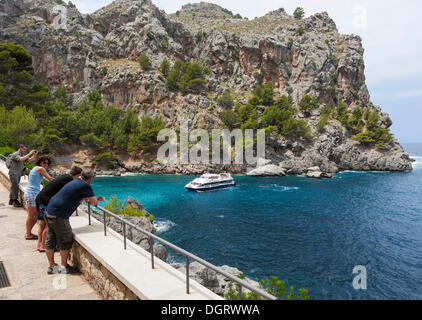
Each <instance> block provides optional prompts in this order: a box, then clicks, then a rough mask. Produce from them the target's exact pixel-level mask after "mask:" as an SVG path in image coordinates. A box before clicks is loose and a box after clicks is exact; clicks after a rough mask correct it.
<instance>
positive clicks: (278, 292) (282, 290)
mask: <svg viewBox="0 0 422 320" xmlns="http://www.w3.org/2000/svg"><path fill="white" fill-rule="evenodd" d="M238 277H239V278H241V275H239V276H238ZM241 279H242V278H241ZM228 288H229V290H228V291H227V293H226V294H225V296H224V298H225V299H226V300H238V299H239V291H238V286H237V285H236V284H235V282H234V281H230V282H229V284H228ZM259 288H260V289H264V290H265V291H266V292H267V293H269V294H271V295H273V296H274V297H276V298H277V299H278V300H309V292H308V290H307V289H299V294H297V293H295V292H294V287H293V286H290V288H289V292H288V294H287V290H286V283H285V282H284V281H281V280H279V279H278V277H275V276H271V277H270V278H269V279H264V280H261V282H260V284H259ZM286 294H287V296H286ZM261 299H262V298H261V296H260V295H258V294H256V293H254V292H248V293H245V292H242V300H261Z"/></svg>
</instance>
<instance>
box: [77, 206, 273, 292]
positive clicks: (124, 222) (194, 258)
mask: <svg viewBox="0 0 422 320" xmlns="http://www.w3.org/2000/svg"><path fill="white" fill-rule="evenodd" d="M84 205H86V206H87V207H88V224H89V225H91V224H92V223H91V211H92V209H91V205H90V204H89V203H84ZM94 208H96V209H98V210H100V211H101V212H102V214H103V223H104V236H107V219H106V218H107V215H109V216H112V217H114V218H116V219H117V220H119V221H120V222H121V223H122V226H123V228H122V229H123V248H124V250H126V249H127V243H126V242H127V241H126V239H127V236H126V231H127V230H126V227H127V226H129V227H131V228H134V229H135V230H137V231H139V232H141V233H143V234H144V235H146V236H147V237H148V238H149V243H150V254H151V267H152V269H154V240H155V241H157V242H159V243H161V244H163V245H165V246H167V247H169V248H171V249H173V250H174V251H176V252H178V253H180V254H182V255H184V256H185V258H186V293H187V294H189V292H190V290H189V289H190V286H189V264H190V261H191V260H192V261H196V262H198V263H200V264H202V265H204V266H205V267H207V268H209V269H211V270H213V271H215V272H217V273H219V274H221V275H223V276H225V277H227V278H228V279H230V280H232V281H234V282H236V283H237V285H238V288H239V296H238V297H239V300H242V288H247V289H249V290H250V291H252V292H254V293H256V294H258V295H259V296H261V297H263V298H265V299H267V300H277V298H276V297H275V296H273V295H271V294H269V293H268V292H266V291H264V290H261V289H259V288H256V287H255V286H253V285H251V284H250V283H248V282H246V281H244V280H242V279H240V278H238V277H236V276H234V275H232V274H230V273H228V272H225V271H224V270H221V269H219V268H218V267H216V266H214V265H213V264H211V263H209V262H207V261H205V260H203V259H201V258H199V257H197V256H195V255H193V254H192V253H190V252H188V251H186V250H184V249H182V248H180V247H178V246H176V245H174V244H172V243H170V242H168V241H166V240H164V239H162V238H160V237H158V236H156V235H154V234H152V233H150V232H148V231H146V230H143V229H141V228H139V227H138V226H137V225H135V224H133V223H131V222H129V221H127V220H125V219H123V218H122V217H120V216H118V215H117V214H115V213H113V212H111V211H109V210H107V209H104V208H102V207H99V206H95V207H94ZM76 214H78V210H76Z"/></svg>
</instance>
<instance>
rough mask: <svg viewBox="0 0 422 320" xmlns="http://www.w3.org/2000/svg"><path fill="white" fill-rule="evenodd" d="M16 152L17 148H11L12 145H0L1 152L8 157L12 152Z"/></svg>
mask: <svg viewBox="0 0 422 320" xmlns="http://www.w3.org/2000/svg"><path fill="white" fill-rule="evenodd" d="M14 152H16V150H15V149H13V148H11V147H9V146H6V147H0V154H1V155H3V156H5V157H7V156H8V155H9V154H12V153H14Z"/></svg>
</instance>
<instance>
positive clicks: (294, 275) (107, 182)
mask: <svg viewBox="0 0 422 320" xmlns="http://www.w3.org/2000/svg"><path fill="white" fill-rule="evenodd" d="M405 148H406V150H407V151H408V152H409V153H410V154H411V155H412V156H416V160H417V163H416V164H415V165H414V167H415V170H414V172H411V173H377V172H368V173H359V172H345V173H341V174H337V175H335V176H334V178H333V179H331V180H312V179H307V178H302V177H290V176H289V177H274V178H255V177H244V176H235V180H236V182H237V186H236V187H233V188H228V189H221V190H217V191H211V192H204V193H195V192H188V191H186V190H185V189H184V185H185V184H186V183H188V182H189V181H191V180H192V179H193V178H194V177H193V176H172V175H170V176H158V175H143V176H134V177H117V178H96V179H95V181H94V183H93V186H94V190H95V192H96V194H101V195H103V196H105V197H106V199H108V198H109V197H110V196H112V195H115V196H117V197H118V198H119V199H121V200H122V201H124V200H125V198H126V197H127V196H130V197H133V198H136V199H137V200H139V201H140V202H142V203H143V204H144V206H145V208H146V209H147V210H148V211H149V212H151V213H152V214H154V216H155V220H156V222H155V223H156V227H157V228H158V235H159V236H160V237H162V238H164V239H166V240H169V241H170V242H173V243H174V244H176V245H178V246H180V247H182V248H184V249H186V250H188V251H190V252H192V253H194V254H196V255H198V256H199V257H201V258H203V259H205V260H207V261H209V262H211V263H213V264H215V265H217V266H219V265H223V264H226V265H230V266H234V267H237V268H238V269H239V270H241V271H243V272H244V273H245V275H246V276H247V277H249V278H252V279H255V280H257V281H259V280H261V279H263V278H267V277H269V276H272V275H274V276H278V277H279V279H281V280H284V281H286V282H287V283H288V284H289V285H293V286H295V288H299V287H300V288H307V289H309V293H310V296H311V298H314V299H422V185H421V183H422V144H420V145H416V144H414V145H406V146H405ZM169 253H170V256H169V262H181V263H184V258H183V257H182V256H179V255H177V254H175V253H174V252H172V251H170V250H169ZM356 265H363V266H365V267H366V269H367V290H355V289H354V288H353V286H352V282H353V278H354V277H355V275H354V274H353V273H352V271H353V268H354V266H356Z"/></svg>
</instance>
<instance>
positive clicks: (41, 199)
mask: <svg viewBox="0 0 422 320" xmlns="http://www.w3.org/2000/svg"><path fill="white" fill-rule="evenodd" d="M81 172H82V169H81V168H79V167H76V166H75V167H72V168H71V169H70V172H69V174H64V175H61V176H58V177H57V178H55V179H54V180H53V181H51V182H50V183H49V184H47V185H46V186H45V187H44V188H43V189H42V190H41V191H40V193H38V195H37V197H36V198H35V203H36V205H37V213H38V220H40V221H41V222H40V226H43V228H42V236H41V237H40V234H38V235H39V237H38V247H37V248H38V251H39V252H45V239H46V235H47V228H46V227H45V226H46V223H45V220H44V217H45V212H46V210H47V206H48V203H49V202H50V199H51V198H52V197H53V196H54V195H55V194H56V193H57V192H59V191H60V190H61V189H62V188H63V187H64V185H66V184H67V183H69V182H71V181H73V180H74V179H78V178H79V176H80V175H81Z"/></svg>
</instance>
